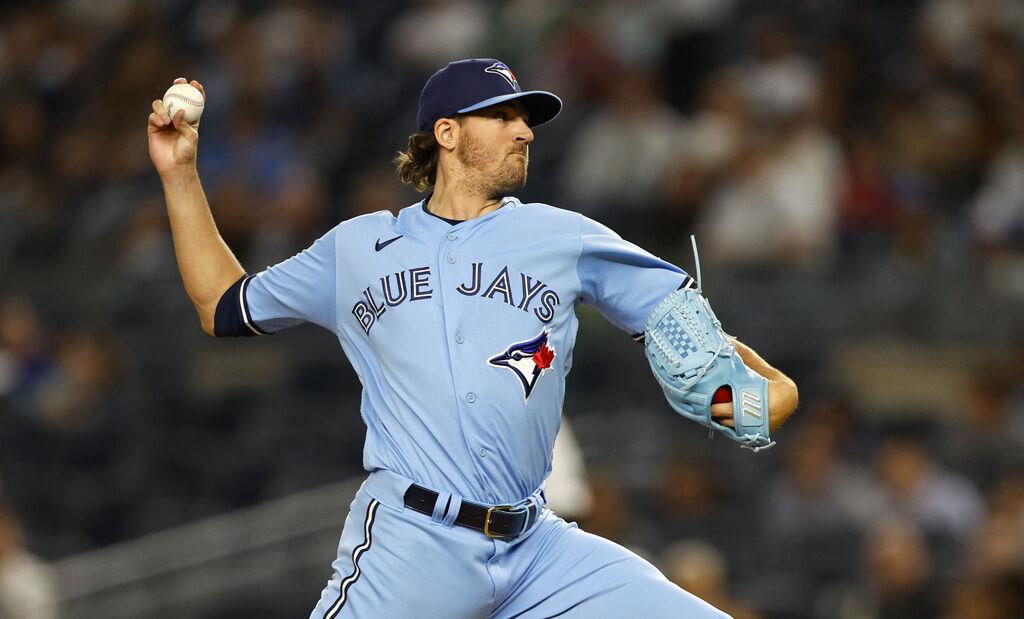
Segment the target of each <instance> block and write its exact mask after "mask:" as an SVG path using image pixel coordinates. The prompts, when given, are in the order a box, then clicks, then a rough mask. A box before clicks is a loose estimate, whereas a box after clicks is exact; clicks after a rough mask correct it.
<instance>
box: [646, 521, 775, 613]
mask: <svg viewBox="0 0 1024 619" xmlns="http://www.w3.org/2000/svg"><path fill="white" fill-rule="evenodd" d="M661 560H662V567H663V569H664V571H665V576H667V577H668V579H669V580H671V581H672V582H674V583H676V584H677V585H679V586H680V587H682V588H683V589H685V590H686V591H689V592H690V593H692V594H694V595H696V596H697V597H699V598H700V599H702V600H705V601H706V602H708V603H709V604H711V605H712V606H714V607H715V608H717V609H719V610H721V611H723V612H725V613H728V614H729V615H730V616H732V617H733V619H756V618H757V617H760V616H761V615H760V614H758V613H756V612H754V611H753V609H751V608H748V607H747V606H745V605H744V604H743V603H741V602H739V601H737V600H735V599H733V598H732V597H731V596H730V595H729V590H728V586H727V584H728V573H727V569H726V561H725V557H724V556H722V554H721V553H720V552H718V551H717V550H715V548H714V547H713V546H710V545H709V544H706V543H704V542H698V541H692V540H685V541H680V542H676V543H674V544H672V545H671V546H669V547H668V548H666V549H665V552H664V553H662V559H661Z"/></svg>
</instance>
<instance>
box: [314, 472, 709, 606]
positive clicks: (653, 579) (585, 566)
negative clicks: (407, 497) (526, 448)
mask: <svg viewBox="0 0 1024 619" xmlns="http://www.w3.org/2000/svg"><path fill="white" fill-rule="evenodd" d="M411 483H412V482H411V481H409V480H408V479H405V478H403V477H400V476H398V475H395V474H394V473H390V472H388V471H376V472H374V473H372V474H371V475H370V476H369V478H367V480H366V481H365V482H364V483H363V485H362V487H361V488H360V489H359V492H358V493H357V494H356V497H355V500H354V501H353V502H352V505H351V508H350V510H349V515H348V518H347V519H346V520H345V528H344V531H343V532H342V535H341V542H340V544H339V545H338V558H337V560H335V561H334V563H333V567H334V576H333V578H331V580H330V581H328V583H327V586H326V587H325V588H324V590H323V593H321V595H320V603H319V604H317V606H316V608H315V609H314V610H313V613H312V614H311V615H310V619H325V618H327V619H337V618H342V617H346V618H353V617H355V618H359V619H383V618H387V619H398V618H404V617H417V618H427V619H449V618H450V619H462V618H465V619H469V618H473V619H478V618H479V619H483V618H488V619H511V618H513V617H522V618H527V617H529V618H534V617H536V618H541V617H565V618H571V617H586V618H588V619H594V618H603V617H643V618H644V619H659V618H663V617H664V618H668V617H673V618H677V617H685V618H688V619H703V618H705V617H708V618H716V619H722V618H727V617H728V615H726V614H725V613H723V612H721V611H719V610H717V609H715V608H714V607H713V606H711V605H710V604H708V603H706V602H704V601H703V600H701V599H700V598H697V597H695V596H693V595H691V594H690V593H687V592H686V591H684V590H682V589H680V588H679V587H677V586H676V585H674V584H672V583H671V582H669V581H668V580H667V579H666V578H665V577H664V576H663V575H662V574H661V572H659V571H658V570H657V569H656V568H655V567H654V566H653V565H651V564H650V563H648V562H647V561H645V560H643V559H641V558H640V557H638V556H637V555H635V554H633V553H632V552H630V551H628V550H626V549H625V548H623V547H621V546H619V545H617V544H614V543H612V542H610V541H608V540H606V539H603V538H600V537H597V536H595V535H591V534H589V533H586V532H584V531H581V530H580V529H578V528H577V527H576V525H575V524H569V523H567V522H565V521H564V520H562V519H561V518H559V517H557V516H555V515H554V513H552V512H551V511H550V510H548V509H544V510H543V512H542V513H541V515H540V516H539V517H538V519H537V522H536V524H534V525H533V527H531V528H530V529H529V530H528V531H527V532H526V533H524V534H523V535H520V536H519V537H518V538H516V539H514V540H512V541H511V542H505V541H501V540H493V539H489V538H487V537H486V536H484V534H483V533H481V532H479V531H475V530H473V529H467V528H465V527H461V526H458V525H455V526H452V524H451V521H453V520H454V514H455V513H457V508H458V506H459V505H460V504H461V500H460V499H459V498H458V497H453V500H452V501H451V507H450V508H449V510H448V511H449V512H450V513H449V514H447V515H445V514H443V513H438V511H442V510H443V508H439V509H437V510H435V514H434V516H433V517H431V516H426V515H424V514H421V513H419V512H416V511H413V510H410V509H407V508H406V507H405V505H404V501H403V497H404V494H405V490H406V489H407V488H408V487H409V484H411ZM446 497H447V495H445V494H441V497H440V498H439V500H438V504H439V505H441V506H443V505H444V504H447V500H446Z"/></svg>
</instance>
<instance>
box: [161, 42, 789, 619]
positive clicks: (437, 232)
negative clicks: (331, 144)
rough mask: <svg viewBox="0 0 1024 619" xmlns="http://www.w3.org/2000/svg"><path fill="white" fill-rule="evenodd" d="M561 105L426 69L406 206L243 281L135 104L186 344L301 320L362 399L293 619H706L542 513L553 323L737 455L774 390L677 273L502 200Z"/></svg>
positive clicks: (358, 221) (501, 83)
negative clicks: (194, 319)
mask: <svg viewBox="0 0 1024 619" xmlns="http://www.w3.org/2000/svg"><path fill="white" fill-rule="evenodd" d="M184 82H185V80H184V79H179V80H177V81H176V83H184ZM191 84H192V85H193V86H195V87H196V88H199V89H200V90H202V86H201V85H200V84H199V83H198V82H195V81H193V82H191ZM204 97H205V93H204ZM561 107H562V102H561V100H560V99H559V98H558V97H556V96H555V95H553V94H551V93H549V92H543V91H524V90H522V89H521V88H520V85H519V82H518V80H517V78H516V75H515V74H514V73H513V72H512V70H511V69H510V68H509V67H508V66H507V65H505V64H504V63H502V62H500V61H498V60H494V59H471V60H462V61H458V62H452V63H450V64H449V65H447V66H446V67H444V68H442V69H441V70H439V71H438V72H437V73H435V74H434V75H433V76H432V77H431V78H430V79H429V80H428V81H427V82H426V85H425V86H424V88H423V91H422V93H421V96H420V103H419V111H418V115H417V119H416V123H417V127H416V129H417V130H416V131H415V132H414V133H413V134H412V135H411V137H410V138H409V143H408V147H407V148H406V149H405V150H404V151H403V152H401V153H400V154H399V156H398V157H397V158H396V165H397V168H398V174H399V177H400V178H401V180H402V181H404V182H406V183H410V184H412V185H414V186H415V187H416V188H417V189H419V190H420V191H423V192H424V194H425V197H424V198H423V200H421V201H419V202H417V203H416V204H413V205H412V206H409V207H407V208H404V209H402V210H401V212H399V214H398V216H397V217H396V216H394V215H392V214H391V213H390V212H386V211H381V212H377V213H372V214H369V215H363V216H359V217H355V218H353V219H349V220H347V221H343V222H341V223H340V224H338V225H337V226H335V227H334V228H333V229H331V230H330V231H328V232H327V233H326V234H325V235H324V236H323V237H322V238H320V239H319V240H317V241H316V242H315V243H314V244H313V245H312V246H311V247H309V248H307V249H305V250H304V251H302V252H301V253H299V254H297V255H295V256H294V257H292V258H289V259H288V260H285V261H284V262H282V263H280V264H278V265H276V266H272V267H269V268H267V269H265V270H263V271H261V272H259V273H256V274H248V273H246V271H245V270H244V269H243V268H242V267H241V265H240V264H239V262H238V260H237V259H236V258H235V256H234V254H233V253H232V252H231V250H230V249H229V248H228V247H227V245H226V244H225V243H224V241H223V240H222V239H221V237H220V235H219V234H218V232H217V228H216V225H215V223H214V221H213V217H212V216H211V214H210V209H209V205H208V203H207V201H206V197H205V195H204V193H203V190H202V187H201V185H200V182H199V177H198V175H197V173H196V153H197V145H198V139H199V133H198V126H197V125H190V124H188V123H187V122H185V121H184V119H183V118H182V112H178V113H176V114H175V115H174V116H173V117H171V116H168V114H167V112H166V110H165V109H164V107H163V105H162V103H161V101H159V100H157V101H154V102H153V113H152V114H150V116H149V129H148V130H149V150H150V156H151V157H152V159H153V163H154V165H155V166H156V169H157V172H158V173H159V175H160V178H161V180H162V182H163V187H164V192H165V196H166V200H167V210H168V214H169V217H170V222H171V228H172V233H173V237H174V246H175V251H176V253H177V257H178V264H179V267H180V269H181V274H182V278H183V280H184V284H185V289H186V291H187V293H188V295H189V297H190V298H191V299H192V302H193V303H194V304H195V307H196V310H197V311H198V313H199V316H200V320H201V323H202V326H203V329H204V330H205V331H206V332H207V333H209V334H211V335H216V336H217V337H228V336H244V337H250V336H263V335H267V334H271V333H276V332H278V331H281V330H283V329H285V328H287V327H290V326H293V325H297V324H299V323H302V322H312V323H315V324H318V325H320V326H322V327H324V328H325V329H327V330H329V331H331V332H333V333H334V334H335V335H336V336H337V338H338V341H339V343H340V344H341V348H342V350H343V351H344V353H345V355H346V356H347V358H348V360H349V361H350V362H351V364H352V366H353V368H355V371H356V373H357V374H358V376H359V379H360V381H361V383H362V386H363V395H362V403H361V407H360V409H361V410H360V413H361V415H362V418H363V421H364V422H365V423H366V426H367V435H366V446H365V449H364V465H365V468H366V470H367V471H368V472H369V476H368V477H367V479H366V481H365V483H363V485H362V487H361V489H360V490H359V492H358V493H357V494H356V496H355V499H354V500H353V502H352V504H351V506H350V508H349V512H348V517H347V519H346V521H345V526H344V530H343V532H342V535H341V541H340V544H339V546H338V553H337V558H336V560H335V561H334V563H333V568H334V572H333V577H332V578H331V579H330V580H329V581H328V582H327V585H326V587H324V589H323V591H322V593H321V596H320V600H319V603H318V604H317V605H316V608H315V609H314V610H313V613H312V615H311V617H313V618H315V619H324V618H327V619H334V618H337V617H362V618H380V617H431V618H434V617H437V618H447V617H451V618H462V617H465V618H470V617H488V618H495V619H497V618H502V619H504V618H512V617H587V618H593V617H627V616H628V617H648V618H654V617H722V616H724V614H723V613H721V612H720V611H718V610H716V609H715V608H713V607H712V606H710V605H709V604H707V603H705V602H704V601H702V600H700V599H698V598H696V597H694V596H693V595H691V594H689V593H687V592H686V591H684V590H682V589H680V588H679V587H677V586H675V585H674V584H672V583H670V582H669V581H668V580H667V579H666V578H665V577H664V576H662V574H661V573H659V572H658V570H657V569H655V568H654V567H653V566H652V565H651V564H649V563H648V562H646V561H644V560H643V559H641V558H640V557H638V556H636V555H634V554H633V553H631V552H629V551H628V550H626V549H624V548H622V547H621V546H618V545H616V544H614V543H612V542H610V541H607V540H604V539H602V538H599V537H596V536H593V535H590V534H588V533H586V532H584V531H582V530H580V529H578V528H577V527H576V526H575V525H574V524H570V523H567V522H565V521H564V520H562V519H561V518H559V517H558V516H556V515H555V514H554V513H552V512H551V511H550V510H549V509H546V508H545V498H544V480H545V478H546V477H547V476H548V473H549V472H550V470H551V450H552V444H553V442H554V440H555V435H556V434H557V432H558V427H559V417H560V411H561V409H562V400H563V397H564V395H565V376H566V375H567V374H568V372H569V368H570V366H571V365H572V351H573V344H574V341H575V338H576V329H577V325H578V323H577V319H576V314H575V307H576V305H577V304H580V303H587V304H590V305H593V306H595V307H596V308H597V309H598V310H599V311H600V312H601V313H602V314H603V315H604V316H605V317H606V318H607V319H608V320H609V321H611V322H612V323H613V324H615V325H616V326H617V327H619V328H621V329H622V330H624V331H626V332H627V333H629V334H630V335H632V336H633V337H634V338H635V339H637V340H638V341H645V347H646V353H647V357H648V360H649V362H650V364H651V368H652V370H653V371H654V373H655V376H656V377H657V379H658V381H659V383H660V384H661V386H662V388H663V389H664V391H665V395H666V398H667V400H668V402H669V404H670V405H671V406H672V408H674V409H675V410H676V411H678V412H679V413H681V414H683V415H685V416H686V417H688V418H690V419H693V420H696V421H698V422H699V423H702V424H704V425H705V426H708V427H710V428H715V429H717V430H718V431H720V432H721V433H724V434H726V435H727V436H729V437H730V438H733V439H734V440H736V441H737V442H739V443H740V444H741V445H743V446H746V447H749V448H751V449H754V450H759V449H763V448H765V447H768V446H770V445H771V438H770V436H771V432H772V431H773V430H774V429H775V428H776V427H777V426H778V425H779V424H781V423H782V422H783V421H784V420H785V419H786V418H787V417H788V416H789V415H790V414H791V413H792V411H793V410H794V408H795V407H796V403H797V391H796V386H795V385H794V384H793V382H792V381H791V380H789V379H788V378H787V377H785V376H784V375H783V374H782V373H780V372H779V371H778V370H776V369H774V368H772V367H771V366H769V365H768V364H767V363H765V362H764V360H762V359H761V358H760V357H758V356H757V354H755V353H754V352H753V351H752V350H750V349H749V348H747V347H745V346H744V345H742V344H740V343H739V342H737V341H736V340H734V339H731V338H729V337H728V336H726V335H725V334H724V333H723V332H722V330H721V326H720V324H719V323H718V320H717V319H716V318H715V317H714V314H713V313H712V311H711V308H710V306H708V304H707V302H706V301H705V300H704V298H703V297H702V296H701V295H700V292H699V285H698V283H697V282H696V281H695V280H694V279H692V278H691V277H690V276H689V275H687V274H686V273H684V272H683V271H682V270H681V269H679V268H678V267H676V266H674V265H672V264H669V263H667V262H665V261H663V260H661V259H659V258H657V257H655V256H653V255H651V254H650V253H648V252H646V251H644V250H643V249H641V248H639V247H637V246H636V245H633V244H631V243H628V242H626V241H624V240H623V239H622V238H620V237H619V236H618V235H617V234H615V233H614V232H613V231H611V230H609V229H608V228H606V227H604V226H602V225H601V224H599V223H597V222H595V221H593V220H591V219H588V218H586V217H584V216H582V215H580V214H578V213H575V212H570V211H565V210H561V209H558V208H555V207H552V206H548V205H546V204H526V203H523V202H521V201H519V200H518V199H516V198H515V197H513V195H512V194H514V193H515V192H516V191H517V190H519V189H520V188H522V187H523V186H524V184H525V183H526V177H527V168H528V163H529V146H530V143H531V142H532V141H533V139H534V132H533V130H534V128H536V127H537V126H539V125H541V124H543V123H546V122H548V121H549V120H551V119H553V118H554V117H555V116H556V115H557V114H558V113H559V111H560V110H561ZM624 164H625V165H628V162H624ZM592 509H594V510H599V509H601V505H594V506H593V507H592Z"/></svg>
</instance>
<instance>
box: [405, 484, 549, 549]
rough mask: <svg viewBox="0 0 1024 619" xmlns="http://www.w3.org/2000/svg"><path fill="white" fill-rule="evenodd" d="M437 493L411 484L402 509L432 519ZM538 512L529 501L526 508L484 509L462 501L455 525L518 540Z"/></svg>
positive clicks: (483, 506)
mask: <svg viewBox="0 0 1024 619" xmlns="http://www.w3.org/2000/svg"><path fill="white" fill-rule="evenodd" d="M437 496H438V495H437V493H436V492H434V491H433V490H428V489H427V488H424V487H423V486H417V485H416V484H413V485H411V486H409V489H408V490H406V491H405V506H406V507H408V508H409V509H411V510H414V511H418V512H420V513H421V514H426V515H428V516H432V515H433V514H434V505H435V504H437ZM539 511H540V508H539V507H538V506H537V504H536V502H534V501H531V502H530V503H527V504H525V505H519V506H514V505H495V506H493V507H487V506H486V505H478V504H477V503H470V502H469V501H463V502H462V507H461V508H459V515H458V516H456V517H455V524H457V525H461V526H464V527H467V528H470V529H476V530H477V531H480V532H482V533H483V534H484V535H486V536H487V537H490V538H492V539H512V538H516V537H519V535H521V534H522V533H523V532H524V531H526V530H527V529H529V528H530V527H531V526H532V525H533V523H534V522H536V520H537V514H538V513H539Z"/></svg>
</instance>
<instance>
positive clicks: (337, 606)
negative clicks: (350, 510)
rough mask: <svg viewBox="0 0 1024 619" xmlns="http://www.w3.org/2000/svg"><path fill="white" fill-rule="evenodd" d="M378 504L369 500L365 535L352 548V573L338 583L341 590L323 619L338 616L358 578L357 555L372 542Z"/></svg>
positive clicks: (368, 547)
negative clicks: (360, 542) (358, 543)
mask: <svg viewBox="0 0 1024 619" xmlns="http://www.w3.org/2000/svg"><path fill="white" fill-rule="evenodd" d="M379 506H380V503H379V502H378V501H377V499H373V500H371V501H370V506H369V507H367V508H366V524H364V525H363V530H364V531H365V537H364V538H363V543H362V544H360V545H358V546H356V547H355V548H353V549H352V573H351V574H349V575H348V577H346V578H345V580H342V581H341V584H340V585H339V589H341V592H340V593H339V594H338V600H337V601H336V602H334V604H332V605H331V607H330V608H329V609H328V610H327V613H326V614H325V615H324V619H334V618H335V617H337V616H338V613H339V612H341V607H342V606H344V605H345V600H346V598H347V594H348V590H349V587H351V586H352V584H353V583H355V581H357V580H359V574H360V571H359V557H361V556H363V554H364V553H365V552H366V551H367V550H369V549H370V544H372V543H373V536H372V534H371V533H372V531H371V530H372V529H373V518H374V516H376V515H377V507H379Z"/></svg>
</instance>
